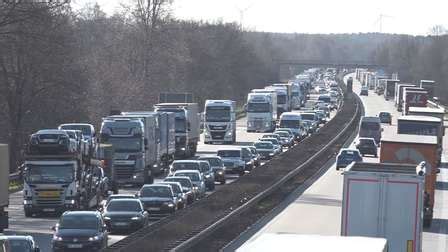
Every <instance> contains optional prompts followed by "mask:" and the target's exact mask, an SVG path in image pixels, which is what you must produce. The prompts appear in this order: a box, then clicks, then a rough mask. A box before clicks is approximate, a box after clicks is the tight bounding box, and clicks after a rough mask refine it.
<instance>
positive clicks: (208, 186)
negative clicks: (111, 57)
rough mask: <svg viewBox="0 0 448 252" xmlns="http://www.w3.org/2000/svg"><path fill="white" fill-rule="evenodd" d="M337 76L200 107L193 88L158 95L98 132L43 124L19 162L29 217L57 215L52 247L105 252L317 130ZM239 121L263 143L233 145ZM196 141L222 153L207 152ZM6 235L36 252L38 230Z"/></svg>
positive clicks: (324, 74)
mask: <svg viewBox="0 0 448 252" xmlns="http://www.w3.org/2000/svg"><path fill="white" fill-rule="evenodd" d="M335 78H336V69H333V68H329V69H318V68H313V69H309V70H307V71H305V72H303V73H301V74H299V75H297V76H296V77H295V79H293V80H290V81H289V82H287V83H277V84H272V85H269V86H266V87H264V88H260V89H254V90H252V91H251V92H250V93H249V94H248V95H247V102H246V103H245V104H244V106H240V107H237V104H236V102H235V101H232V100H206V101H205V103H204V108H203V112H200V111H199V105H198V103H196V102H194V99H193V95H192V94H184V93H161V94H160V96H159V103H158V104H155V105H154V106H153V110H151V111H132V112H121V111H111V114H110V115H108V116H106V117H104V118H102V123H101V126H100V127H99V130H98V128H97V127H95V126H94V125H92V124H88V123H64V124H60V125H58V126H57V127H54V128H53V129H52V128H50V129H42V130H38V131H36V132H35V133H34V134H32V135H31V136H30V137H29V141H28V143H27V148H26V151H25V153H24V163H23V165H21V167H20V169H21V172H22V176H23V213H24V216H25V217H26V218H39V217H41V216H55V217H58V218H59V220H58V221H57V224H56V225H55V226H52V227H48V228H51V230H52V232H53V237H52V240H51V248H52V250H53V251H65V250H72V249H75V250H81V251H85V250H101V249H103V248H105V247H107V246H108V245H110V244H108V240H109V238H108V236H109V234H124V235H128V234H131V233H133V232H135V231H137V230H139V229H140V228H142V227H145V226H147V225H149V224H150V223H153V222H154V221H157V220H160V219H161V218H164V217H166V216H169V215H172V214H174V213H175V212H177V211H182V209H185V208H188V207H189V206H190V205H191V204H194V203H195V202H197V201H199V200H201V199H202V198H204V197H207V196H208V195H210V194H211V193H213V191H215V190H219V187H220V186H232V183H231V182H232V181H234V180H235V179H238V177H240V176H245V175H246V174H247V173H250V172H251V171H252V170H253V169H257V168H258V167H260V166H262V165H263V164H264V163H266V162H269V160H271V159H273V158H276V157H277V156H281V154H282V153H283V152H285V151H288V149H289V148H293V147H294V146H295V145H296V144H297V143H299V142H301V141H302V140H304V139H305V138H306V137H308V136H310V135H312V134H313V133H316V132H318V131H319V128H320V127H322V126H323V125H324V124H325V123H326V122H328V121H329V120H330V118H331V117H332V116H334V114H335V113H336V111H337V109H338V107H339V105H340V102H341V97H342V92H341V89H340V87H339V85H338V83H337V82H336V80H335ZM241 111H242V112H241ZM242 117H245V118H246V119H247V124H246V125H245V127H244V128H245V130H246V132H247V133H248V134H258V135H259V136H260V137H259V138H258V139H257V141H255V142H250V143H249V144H244V145H240V144H239V142H237V121H238V119H239V118H242ZM201 137H202V139H203V140H200V139H201ZM201 141H202V142H203V143H200V142H201ZM199 144H203V145H210V146H216V147H218V150H217V151H215V152H214V153H205V154H204V153H201V152H200V151H198V145H199ZM4 237H5V238H4V239H11V242H10V246H11V247H12V248H14V247H17V248H18V247H20V246H23V247H28V246H31V247H35V248H36V250H35V251H37V247H38V244H37V243H36V241H35V240H33V237H32V236H20V235H14V236H4ZM19 238H20V239H19ZM13 251H14V250H13Z"/></svg>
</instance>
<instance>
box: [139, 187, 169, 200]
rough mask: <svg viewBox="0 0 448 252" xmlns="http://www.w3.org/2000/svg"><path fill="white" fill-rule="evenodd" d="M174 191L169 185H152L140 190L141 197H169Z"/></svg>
mask: <svg viewBox="0 0 448 252" xmlns="http://www.w3.org/2000/svg"><path fill="white" fill-rule="evenodd" d="M171 196H172V193H171V190H170V188H169V187H166V186H150V187H144V188H142V190H141V191H140V197H160V198H168V197H171Z"/></svg>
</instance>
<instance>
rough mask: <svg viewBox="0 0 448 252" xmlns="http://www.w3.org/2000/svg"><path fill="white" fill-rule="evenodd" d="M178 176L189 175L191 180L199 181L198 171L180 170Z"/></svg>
mask: <svg viewBox="0 0 448 252" xmlns="http://www.w3.org/2000/svg"><path fill="white" fill-rule="evenodd" d="M176 176H180V177H189V178H190V180H191V181H199V174H197V173H192V172H179V173H176Z"/></svg>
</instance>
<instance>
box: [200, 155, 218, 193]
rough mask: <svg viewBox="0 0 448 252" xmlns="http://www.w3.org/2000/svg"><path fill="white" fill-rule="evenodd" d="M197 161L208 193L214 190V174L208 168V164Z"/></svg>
mask: <svg viewBox="0 0 448 252" xmlns="http://www.w3.org/2000/svg"><path fill="white" fill-rule="evenodd" d="M198 161H199V165H200V167H201V172H202V175H203V176H204V179H205V186H206V187H207V190H209V191H213V190H215V173H214V172H213V170H212V168H211V167H210V163H209V162H208V161H206V160H198Z"/></svg>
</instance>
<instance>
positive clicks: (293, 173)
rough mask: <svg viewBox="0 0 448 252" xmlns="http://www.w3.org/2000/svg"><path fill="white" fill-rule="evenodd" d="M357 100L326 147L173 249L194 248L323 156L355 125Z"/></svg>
mask: <svg viewBox="0 0 448 252" xmlns="http://www.w3.org/2000/svg"><path fill="white" fill-rule="evenodd" d="M355 100H356V110H355V113H354V115H353V117H352V118H351V120H350V122H349V123H347V124H346V125H345V127H344V129H343V130H342V131H340V132H339V133H338V134H337V135H336V136H335V137H334V138H333V139H331V140H330V141H329V142H328V143H327V144H326V145H325V147H324V148H322V149H321V150H320V151H318V152H317V153H315V154H314V155H313V156H312V157H311V158H309V159H308V160H307V161H306V162H305V163H303V164H301V165H300V166H299V167H297V168H295V169H294V170H292V171H291V172H289V173H288V174H287V175H286V176H284V177H283V178H282V179H280V180H279V181H277V182H276V183H275V184H273V185H272V186H270V187H269V188H267V189H265V190H264V191H263V192H261V193H259V194H258V195H256V196H255V197H253V198H252V199H250V200H248V201H247V202H245V203H244V204H243V205H241V206H239V207H238V208H237V209H235V210H233V211H231V212H230V213H228V214H227V215H226V216H224V217H223V218H221V219H219V220H218V221H217V222H215V223H213V224H211V225H210V226H208V227H207V228H205V229H203V230H201V231H200V232H199V233H197V234H196V235H194V236H193V237H190V238H189V239H187V240H185V241H184V242H182V243H181V244H179V245H178V246H176V247H175V248H174V249H172V250H171V251H188V250H189V249H191V248H192V246H194V244H196V243H197V242H199V241H200V240H202V239H204V237H206V236H207V235H208V234H210V233H211V232H213V231H214V230H217V229H218V228H219V227H221V226H223V225H224V224H225V223H227V221H229V220H230V218H232V217H234V216H237V215H238V214H241V213H242V212H244V211H245V210H246V209H248V208H250V207H251V206H253V205H255V204H257V203H258V202H260V201H261V200H262V199H264V198H266V197H268V196H269V195H270V194H272V193H273V192H274V191H275V190H277V189H278V188H280V187H281V186H282V185H283V184H285V183H286V182H287V181H289V180H290V179H291V178H293V177H294V176H296V175H297V174H298V173H299V172H301V171H302V168H303V167H306V166H307V165H309V164H311V163H312V162H313V161H314V160H316V159H317V158H322V157H321V154H322V153H324V152H325V151H327V149H328V148H330V147H331V146H332V145H333V144H334V143H335V142H336V141H337V140H338V139H339V138H340V137H341V136H343V135H344V134H345V133H346V131H347V130H348V129H349V128H350V127H351V126H352V125H353V123H355V120H356V118H357V117H358V115H359V113H360V112H361V110H360V100H359V98H357V97H356V96H355Z"/></svg>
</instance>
